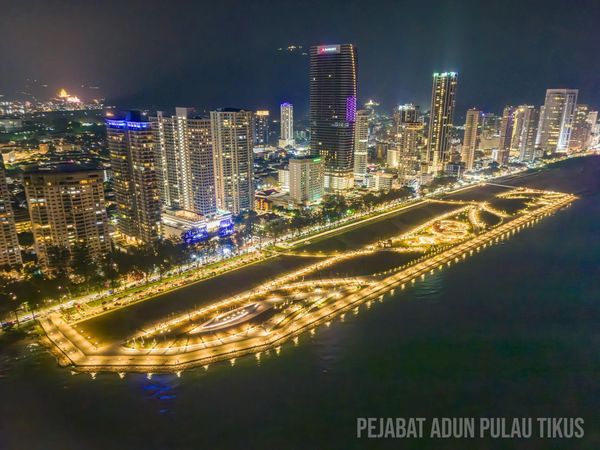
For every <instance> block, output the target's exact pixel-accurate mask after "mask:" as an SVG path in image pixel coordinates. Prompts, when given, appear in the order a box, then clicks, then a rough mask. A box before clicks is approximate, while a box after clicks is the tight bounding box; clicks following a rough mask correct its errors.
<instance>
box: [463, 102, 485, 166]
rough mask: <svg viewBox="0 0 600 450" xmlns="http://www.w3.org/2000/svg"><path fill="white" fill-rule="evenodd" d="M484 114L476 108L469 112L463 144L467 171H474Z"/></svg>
mask: <svg viewBox="0 0 600 450" xmlns="http://www.w3.org/2000/svg"><path fill="white" fill-rule="evenodd" d="M482 114H483V113H482V112H481V111H480V110H478V109H476V108H472V109H469V110H468V111H467V118H466V120H465V135H464V138H463V144H462V160H463V162H464V163H465V168H466V169H467V170H472V169H473V164H474V162H475V150H477V148H478V145H479V137H480V135H481V119H482V118H483V115H482Z"/></svg>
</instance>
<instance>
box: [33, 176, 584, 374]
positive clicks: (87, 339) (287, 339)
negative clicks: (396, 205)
mask: <svg viewBox="0 0 600 450" xmlns="http://www.w3.org/2000/svg"><path fill="white" fill-rule="evenodd" d="M486 190H489V192H488V191H486ZM470 192H473V195H471V194H470ZM479 193H483V194H485V195H483V194H482V198H484V199H483V200H481V201H480V200H471V199H470V198H477V195H478V194H479ZM575 199H576V197H575V196H573V195H570V194H564V193H559V192H550V191H542V190H535V189H528V188H512V187H509V186H501V185H493V184H489V185H481V186H476V187H473V188H470V189H467V190H466V193H464V194H451V195H448V196H446V197H444V198H442V199H436V200H433V199H432V200H429V199H426V200H422V201H421V202H420V203H419V204H417V205H414V206H412V207H411V208H416V209H418V208H419V206H420V205H428V206H429V205H431V206H437V207H444V208H447V209H445V210H443V211H444V212H442V213H439V212H438V213H437V214H434V215H433V217H430V218H429V219H428V220H425V221H423V222H421V223H420V224H418V225H416V226H413V227H412V228H410V229H409V230H407V231H405V232H402V233H399V234H397V235H393V236H391V237H388V238H386V239H381V240H379V241H377V240H375V241H373V240H372V239H371V242H370V243H368V244H366V245H362V246H358V247H357V248H347V249H339V248H338V249H333V250H332V249H328V248H325V247H322V248H320V249H319V241H318V239H315V237H313V238H311V239H302V240H299V241H297V242H296V243H294V242H292V243H291V244H288V245H285V246H281V247H276V246H271V247H270V248H269V249H268V250H264V251H265V252H269V253H270V254H271V256H274V255H278V254H281V255H285V257H287V258H293V259H296V260H299V261H300V260H302V261H304V263H303V264H301V265H300V266H299V267H298V268H295V269H292V270H289V271H288V272H285V273H283V272H282V273H281V274H280V275H278V276H276V277H274V278H272V279H268V280H265V281H264V282H263V283H261V284H260V285H259V286H256V287H253V288H251V289H247V290H246V291H243V292H240V293H237V294H235V295H231V296H227V297H226V298H224V299H221V300H217V301H213V302H208V303H207V304H204V305H201V306H199V307H197V308H194V309H191V310H187V311H185V312H183V313H178V314H175V315H173V314H167V315H165V316H164V317H162V318H160V320H155V321H149V322H147V323H145V324H144V325H143V326H142V327H136V329H135V330H131V331H132V332H130V333H128V334H125V335H123V336H122V338H117V339H102V338H101V336H95V335H94V334H93V332H91V331H90V330H89V329H88V327H87V323H88V321H90V320H93V318H92V319H90V318H89V317H86V318H85V319H80V318H79V319H78V318H76V317H75V316H71V315H66V314H65V315H64V316H61V315H60V314H59V313H55V314H52V315H49V316H48V317H45V318H43V319H42V320H41V321H40V322H41V325H42V327H43V329H44V331H45V334H46V336H47V338H46V339H45V341H46V343H47V344H48V345H49V347H50V349H51V351H52V353H53V354H54V355H55V356H56V358H57V359H58V361H59V363H60V364H61V365H63V366H67V367H71V369H72V370H74V371H79V372H89V373H91V374H92V376H94V377H95V374H96V373H98V372H118V373H119V374H121V375H124V374H125V373H126V372H143V373H147V374H149V376H151V374H152V373H160V372H171V373H177V374H181V372H182V371H184V370H187V369H190V368H193V367H204V368H205V369H208V367H209V366H210V365H211V364H214V363H217V362H220V361H228V362H229V363H230V364H231V365H234V364H235V361H236V359H237V358H240V357H242V356H245V355H254V356H255V357H256V358H258V359H260V358H261V357H263V356H264V355H266V354H269V353H271V352H274V354H278V353H279V352H280V351H281V349H282V347H283V346H284V345H285V344H289V343H292V344H294V345H298V344H301V341H302V339H305V335H309V334H314V333H315V332H316V331H318V327H320V326H323V325H325V326H329V325H330V324H331V322H332V321H334V320H337V319H340V320H344V318H345V316H346V314H358V313H359V311H360V310H361V306H363V305H366V306H367V308H369V307H371V306H372V305H373V304H374V302H376V301H382V300H384V299H385V298H386V295H387V294H388V293H390V292H391V293H394V292H395V290H397V289H399V290H402V289H408V288H410V286H412V285H413V284H415V283H417V282H418V281H419V280H422V279H424V278H425V277H427V276H429V275H430V274H433V273H435V271H439V270H443V269H444V268H446V267H448V266H450V265H451V264H453V263H457V262H459V261H462V260H465V259H467V258H468V257H469V256H471V255H473V254H475V253H477V252H480V251H482V250H483V249H485V248H487V247H489V246H491V245H494V244H495V243H497V242H500V241H502V240H505V239H509V238H510V237H511V236H512V235H513V234H515V233H516V232H518V231H520V230H522V229H524V228H526V227H530V226H533V225H535V223H536V222H538V221H539V220H541V219H542V218H544V217H545V216H548V215H550V214H552V213H554V212H556V211H557V210H559V209H560V208H563V207H565V206H567V205H569V204H570V203H571V202H573V201H574V200H575ZM411 208H408V210H407V211H406V212H400V213H398V214H399V215H402V214H405V215H408V214H411ZM371 220H376V218H375V219H371ZM364 226H369V225H364ZM375 237H376V236H375ZM323 239H327V238H326V237H323ZM382 254H394V255H399V257H402V255H404V259H394V260H392V261H394V263H393V264H389V265H388V266H386V267H384V268H383V269H381V268H376V269H377V270H375V268H372V269H371V268H370V267H369V265H368V264H365V263H364V261H365V258H368V257H369V256H371V255H380V256H381V255H382ZM275 257H277V256H275ZM259 264H260V263H259ZM348 264H352V265H353V266H354V267H356V268H357V269H356V270H354V271H353V272H352V273H347V274H346V276H340V275H339V273H340V271H341V269H339V268H340V267H342V266H344V265H348ZM359 272H360V273H359ZM217 278H218V277H217ZM182 289H186V288H185V287H183V288H182ZM156 301H157V300H153V299H149V300H147V302H148V303H147V304H148V305H151V303H152V302H156ZM128 312H129V311H128V307H125V308H122V309H121V310H120V313H121V314H128ZM98 314H100V315H103V316H105V317H104V320H105V321H108V324H110V320H111V315H112V314H114V312H113V311H108V312H103V311H101V310H100V311H98ZM132 314H133V312H132Z"/></svg>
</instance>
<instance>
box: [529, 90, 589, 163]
mask: <svg viewBox="0 0 600 450" xmlns="http://www.w3.org/2000/svg"><path fill="white" fill-rule="evenodd" d="M578 92H579V91H578V90H577V89H548V90H547V91H546V100H545V101H544V107H543V111H542V113H541V114H540V124H539V128H538V136H537V139H536V140H537V145H538V146H539V147H540V148H541V149H542V151H544V152H547V153H554V152H566V151H567V149H568V147H569V140H570V138H571V130H572V127H573V119H574V116H575V107H576V106H577V94H578Z"/></svg>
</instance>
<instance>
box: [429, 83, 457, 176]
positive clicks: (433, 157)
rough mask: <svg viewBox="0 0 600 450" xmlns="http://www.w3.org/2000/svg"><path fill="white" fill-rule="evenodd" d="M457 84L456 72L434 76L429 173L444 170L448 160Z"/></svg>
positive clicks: (430, 117) (430, 113)
mask: <svg viewBox="0 0 600 450" xmlns="http://www.w3.org/2000/svg"><path fill="white" fill-rule="evenodd" d="M457 83H458V74H457V73H456V72H444V73H434V74H433V88H432V92H431V109H430V111H429V135H428V140H427V163H428V165H429V171H430V172H431V173H434V174H436V173H437V172H439V171H440V170H441V169H442V167H443V165H444V163H445V162H446V161H447V159H448V147H449V141H450V139H449V131H450V128H451V127H452V123H453V122H452V120H453V117H454V107H455V103H456V100H455V97H456V86H457Z"/></svg>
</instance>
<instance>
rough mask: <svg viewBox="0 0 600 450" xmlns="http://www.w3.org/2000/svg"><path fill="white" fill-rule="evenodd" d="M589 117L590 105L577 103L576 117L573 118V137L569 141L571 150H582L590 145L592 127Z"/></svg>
mask: <svg viewBox="0 0 600 450" xmlns="http://www.w3.org/2000/svg"><path fill="white" fill-rule="evenodd" d="M588 117H589V107H588V105H577V107H576V108H575V118H574V119H573V129H572V131H571V139H570V141H569V151H570V152H580V151H582V150H584V149H585V148H587V146H588V145H589V141H590V136H591V134H592V127H591V125H590V122H589V120H588Z"/></svg>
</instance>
